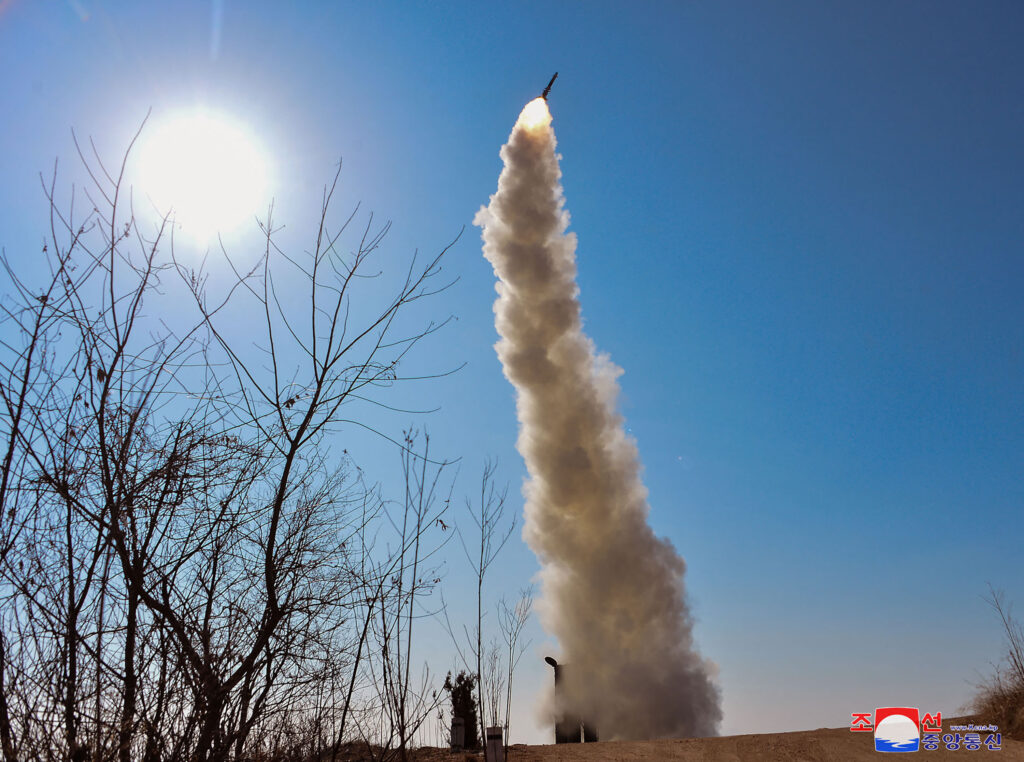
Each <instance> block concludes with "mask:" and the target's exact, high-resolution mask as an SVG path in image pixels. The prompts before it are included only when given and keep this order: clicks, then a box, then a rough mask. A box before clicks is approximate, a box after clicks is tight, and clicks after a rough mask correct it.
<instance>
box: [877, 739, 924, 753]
mask: <svg viewBox="0 0 1024 762" xmlns="http://www.w3.org/2000/svg"><path fill="white" fill-rule="evenodd" d="M920 745H921V739H920V738H911V739H910V740H909V741H886V740H885V739H884V738H876V739H875V751H917V750H918V747H919V746H920Z"/></svg>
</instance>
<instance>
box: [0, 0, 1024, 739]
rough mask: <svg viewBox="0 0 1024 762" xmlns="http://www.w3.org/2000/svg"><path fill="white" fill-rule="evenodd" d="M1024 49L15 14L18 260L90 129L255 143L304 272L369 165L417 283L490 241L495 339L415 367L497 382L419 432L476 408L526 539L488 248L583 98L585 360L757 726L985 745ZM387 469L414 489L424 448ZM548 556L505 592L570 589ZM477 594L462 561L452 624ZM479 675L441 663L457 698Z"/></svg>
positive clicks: (465, 298)
mask: <svg viewBox="0 0 1024 762" xmlns="http://www.w3.org/2000/svg"><path fill="white" fill-rule="evenodd" d="M1022 32H1024V6H1022V5H1021V4H1020V3H1014V2H997V1H995V0H990V1H988V2H985V3H967V2H935V1H931V0H929V1H928V2H923V1H916V2H915V1H907V2H900V3H892V2H865V1H864V0H857V2H853V1H852V0H851V1H850V2H774V3H763V2H749V3H742V2H694V3H684V2H672V3H668V2H666V3H657V2H646V3H625V2H622V3H602V2H586V3H580V2H558V3H552V2H544V3H540V2H516V3H503V4H494V3H487V4H483V3H468V2H465V3H456V2H450V3H448V2H446V3H411V2H409V3H385V2H381V3H370V2H358V3H357V2H350V3H312V2H308V3H281V2H277V3H266V2H245V3H241V2H232V1H231V0H223V1H222V2H213V3H210V2H185V1H183V2H175V3H161V4H158V3H128V2H99V1H98V0H97V1H93V0H71V1H70V2H58V1H57V0H54V1H53V2H48V3H39V2H29V1H28V0H0V73H2V74H0V209H2V213H0V245H2V246H3V247H4V249H5V250H6V252H7V255H8V256H9V257H10V258H11V259H13V260H15V261H17V262H20V263H23V264H24V266H25V267H26V268H28V269H31V268H32V267H33V266H34V264H35V263H36V262H37V261H38V256H39V250H40V248H41V243H42V239H43V236H44V233H45V230H46V225H45V215H46V204H45V199H44V198H43V195H42V192H41V190H40V188H39V180H38V173H39V172H40V171H45V172H47V173H49V172H50V171H51V170H52V166H53V160H54V158H55V157H60V160H61V166H62V173H64V172H65V171H66V173H67V174H66V175H65V176H66V177H67V178H68V179H71V178H75V177H76V172H77V170H76V169H75V157H74V147H73V143H72V141H71V132H70V131H71V129H72V128H74V129H75V130H76V131H77V132H78V134H79V135H92V136H93V137H94V138H95V139H96V141H97V146H98V148H99V150H100V152H101V154H103V155H104V156H105V157H108V158H116V157H117V156H118V155H119V154H120V152H121V151H122V150H123V149H124V147H125V146H126V144H127V141H128V139H129V137H130V135H131V133H132V132H134V130H135V129H136V128H137V127H138V125H139V123H140V122H141V121H142V118H143V117H144V116H145V114H146V111H147V109H148V108H150V107H152V109H153V116H152V120H153V122H154V124H156V123H159V122H160V120H165V119H169V118H171V117H172V116H173V115H174V114H175V113H176V112H180V111H182V110H187V109H190V108H194V107H197V106H202V107H206V108H215V109H217V110H219V111H221V112H223V113H225V114H228V115H230V116H231V117H232V118H233V119H235V120H237V121H238V122H239V123H241V124H244V125H246V127H247V129H248V130H249V131H250V132H251V133H252V134H253V135H255V136H256V138H257V139H258V140H259V141H260V143H261V144H262V145H263V146H264V148H265V150H266V152H267V155H268V156H269V157H270V162H271V173H270V185H271V190H272V192H273V194H274V196H275V197H276V199H277V210H278V211H277V217H278V220H279V221H281V222H284V223H286V224H287V226H288V228H287V230H288V235H291V236H294V237H295V238H294V240H295V242H296V246H302V245H305V243H306V242H311V241H312V236H313V231H312V230H311V229H310V221H311V219H312V216H313V214H314V213H315V212H316V211H317V204H318V201H319V193H320V188H321V186H322V185H323V183H324V182H325V181H327V180H328V179H329V178H330V176H331V174H332V165H333V164H334V163H335V162H336V161H337V159H338V158H339V157H343V159H344V171H343V186H344V187H343V190H342V192H341V199H340V203H339V207H338V208H339V210H348V209H349V208H350V206H351V205H352V204H353V203H354V202H355V201H358V200H361V201H362V204H363V209H366V210H373V211H375V213H376V214H378V215H379V216H381V217H386V218H390V219H392V220H393V222H394V227H393V229H392V233H391V235H390V236H389V239H388V244H387V251H388V254H387V255H386V256H387V257H393V258H394V259H393V261H395V262H404V261H406V258H407V256H408V254H409V253H410V252H411V251H412V250H413V248H416V247H418V248H419V249H420V250H421V251H422V252H424V253H429V252H435V251H437V250H439V249H440V248H442V247H443V246H444V245H445V244H447V243H448V242H449V241H450V240H451V239H452V238H454V237H455V236H456V235H457V234H458V233H459V231H460V229H461V228H462V227H463V226H466V231H465V233H464V234H463V236H462V238H461V240H460V241H459V242H458V243H457V244H456V245H455V247H454V249H453V250H452V252H451V254H450V258H449V260H448V262H447V265H446V272H449V273H451V274H453V275H457V276H458V277H459V278H460V280H459V282H458V283H457V284H456V286H454V287H453V288H452V289H451V290H450V291H448V292H447V293H446V294H445V295H444V296H443V297H441V300H442V301H441V302H439V303H438V304H435V305H434V307H433V309H435V311H436V312H437V313H439V314H442V315H443V314H447V313H449V312H450V313H452V314H454V315H455V316H457V318H458V321H457V322H456V323H454V324H453V325H452V326H450V327H449V328H447V329H446V330H445V331H444V332H443V333H442V334H441V335H439V336H437V337H435V338H434V340H433V341H432V342H431V344H430V346H429V349H428V350H424V351H421V352H420V353H419V354H417V355H416V357H414V358H412V359H411V360H410V362H411V363H415V365H414V366H411V367H416V368H417V369H419V368H422V369H423V370H424V371H437V370H444V369H448V368H451V367H454V366H456V365H459V364H461V363H466V366H465V368H464V369H463V370H461V371H460V372H459V373H457V374H456V375H454V376H451V377H447V378H445V379H442V380H437V381H431V382H425V383H423V384H421V385H419V386H416V387H414V388H410V389H409V390H408V391H405V392H399V395H402V394H405V395H407V396H406V397H404V399H403V398H401V396H400V397H399V398H396V399H399V400H401V401H404V402H406V403H409V404H413V405H418V406H420V407H435V406H440V408H441V409H440V412H438V413H435V414H432V415H429V416H423V417H421V418H419V419H417V420H418V421H419V423H421V424H424V425H427V426H428V427H429V429H430V431H431V432H432V438H433V446H434V447H435V448H436V449H435V451H438V452H443V453H445V454H447V455H449V456H451V457H462V462H461V470H460V474H459V477H458V478H459V481H458V484H457V487H456V492H457V494H460V495H461V494H464V493H470V492H472V490H473V489H474V481H475V479H476V478H478V474H479V471H480V467H481V465H482V460H483V457H484V455H486V454H490V455H492V456H495V457H497V458H498V459H499V462H500V477H501V481H502V482H504V481H508V482H509V483H510V485H511V490H510V493H511V495H512V496H513V504H512V506H511V507H512V508H513V509H515V510H518V509H519V508H520V507H521V501H520V500H519V497H518V489H519V486H520V484H521V481H522V478H523V475H524V469H523V466H522V462H521V460H520V458H519V456H518V454H517V453H516V451H515V449H514V441H515V436H516V422H515V410H514V398H513V393H512V389H511V387H510V385H509V384H508V383H507V382H506V380H505V379H504V378H503V377H502V374H501V370H500V367H499V364H498V361H497V359H496V357H495V355H494V351H493V344H494V341H495V340H496V334H495V330H494V325H493V315H492V311H491V304H492V302H493V299H494V290H493V282H494V276H493V273H492V271H491V269H490V266H489V265H488V264H487V263H486V262H485V261H484V259H483V257H482V256H481V251H480V239H479V231H478V230H477V229H476V228H473V227H472V226H471V225H470V221H471V220H472V218H473V215H474V213H475V212H476V211H477V209H478V208H479V207H480V206H481V204H485V203H486V202H487V199H488V195H489V194H490V193H492V192H494V190H495V187H496V182H497V177H498V173H499V171H500V168H501V163H500V160H499V158H498V149H499V147H500V146H501V144H502V143H503V142H504V141H505V139H506V137H507V136H508V133H509V131H510V130H511V127H512V124H513V122H514V120H515V118H516V116H517V114H518V113H519V110H520V109H521V107H522V106H523V104H525V103H526V102H527V101H528V100H529V99H530V98H532V97H534V96H536V95H537V94H539V92H540V90H541V89H542V88H543V86H544V85H545V83H546V82H547V81H548V79H549V78H550V76H551V74H552V73H553V72H554V71H556V70H557V71H558V72H559V79H558V82H557V83H556V85H555V87H554V89H553V91H552V95H551V99H550V104H551V110H552V112H553V114H554V119H555V121H554V127H555V130H556V132H557V135H558V139H559V146H560V150H561V152H562V154H563V156H564V159H563V162H562V169H563V172H564V186H565V192H566V197H567V200H568V208H569V210H570V212H571V214H572V228H571V229H572V230H574V231H575V232H576V233H577V235H578V236H579V249H578V256H579V269H580V287H581V299H582V303H583V310H584V317H585V320H586V328H587V331H588V333H589V334H590V335H591V336H592V337H593V339H594V341H595V342H596V344H597V346H598V347H599V348H600V349H602V350H604V351H607V352H609V353H610V354H611V356H612V358H613V360H614V361H615V362H616V363H617V364H618V365H620V366H622V367H623V368H624V369H625V375H624V376H623V377H622V378H621V384H622V387H623V398H622V409H623V412H624V414H625V415H626V418H627V421H628V426H629V427H630V429H631V433H632V434H633V436H635V437H636V439H637V441H638V443H639V447H640V452H641V455H642V458H643V460H644V463H645V467H646V476H645V479H646V483H647V486H648V487H649V489H650V500H651V505H652V513H651V522H652V524H653V526H654V528H655V530H656V531H657V532H658V533H660V534H663V535H665V536H667V537H669V538H670V539H671V540H672V541H673V543H674V544H675V545H676V547H677V549H678V550H679V551H680V552H681V554H682V555H683V556H684V557H685V558H686V560H687V563H688V565H689V571H688V576H687V584H688V587H689V590H690V595H691V598H692V603H693V608H694V612H695V616H696V618H697V625H696V636H697V639H698V641H699V645H700V648H701V649H702V651H703V653H704V654H705V655H706V656H708V657H709V658H711V659H713V660H714V661H715V662H716V663H717V665H718V667H719V680H720V684H721V687H722V691H723V696H724V712H725V721H724V724H723V727H722V731H723V732H724V733H749V732H758V731H777V730H795V729H803V728H815V727H822V726H829V727H838V726H843V725H845V724H847V723H848V722H849V720H850V713H851V712H854V711H870V710H871V709H873V708H874V707H875V706H887V705H910V706H919V707H920V708H922V710H924V711H929V712H930V711H935V710H940V711H942V712H943V713H944V714H946V713H953V712H955V711H956V710H957V709H958V708H960V707H961V706H962V705H963V704H964V703H965V702H966V701H967V699H968V698H969V696H970V694H971V690H972V685H973V684H974V683H975V682H976V681H977V679H978V677H979V673H984V672H986V671H987V670H988V665H989V663H990V662H992V661H994V660H997V659H998V658H999V654H1000V634H999V631H998V628H997V626H996V625H997V623H996V621H995V620H994V618H993V616H992V615H991V613H990V612H989V611H988V609H987V608H986V606H985V604H984V602H983V601H982V600H981V595H982V594H983V593H984V592H985V590H986V583H988V582H991V583H992V584H994V585H995V586H997V587H1002V588H1005V589H1006V591H1007V594H1008V597H1009V598H1010V599H1011V600H1016V601H1017V603H1018V606H1019V607H1020V606H1024V575H1022V573H1021V572H1022V570H1024V561H1022V556H1021V552H1020V546H1021V535H1022V529H1024V518H1022V517H1024V511H1022V508H1024V480H1022V478H1021V477H1022V468H1024V385H1022V380H1024V353H1022V347H1024V298H1022V294H1024V214H1022V209H1024V141H1022V135H1024V46H1022V45H1021V44H1020V39H1021V34H1022ZM240 245H244V239H243V240H242V242H241V243H240ZM387 261H390V260H385V262H387ZM378 422H379V425H380V426H381V427H382V428H384V429H386V430H388V431H390V432H392V433H394V434H398V432H399V431H400V429H401V426H402V425H403V424H407V423H408V416H392V417H387V416H383V415H382V417H381V418H380V419H379V421H378ZM351 437H352V439H351V440H346V441H351V442H352V443H353V444H350V445H349V446H350V448H351V449H352V451H353V452H354V454H355V456H356V458H357V460H358V461H359V462H360V464H361V465H362V466H363V467H364V468H366V469H367V470H368V471H370V472H371V473H373V474H375V475H376V477H377V478H381V479H385V478H389V477H388V474H391V475H393V474H394V472H395V469H394V466H395V465H396V464H397V461H398V457H397V454H396V453H395V452H394V451H393V450H392V449H389V446H387V445H386V444H384V443H382V442H379V441H372V440H367V439H365V438H362V437H361V435H360V434H358V433H357V432H352V433H351ZM515 540H516V541H515V542H514V544H513V545H511V546H509V547H508V548H507V549H506V550H505V551H504V554H503V555H502V556H501V557H500V561H499V566H498V567H496V571H495V573H494V575H493V578H492V580H491V581H490V582H489V590H490V592H491V593H492V595H494V596H497V595H499V594H502V593H504V594H508V595H513V594H514V593H515V591H516V590H517V589H518V588H519V587H521V586H522V585H523V584H525V583H526V582H528V581H529V579H530V577H531V575H532V574H533V573H534V572H535V571H536V569H537V565H536V562H535V560H534V558H533V556H532V555H531V554H530V552H529V550H528V549H527V548H526V547H525V546H524V545H523V544H522V543H521V542H520V541H519V540H518V535H517V536H516V538H515ZM467 571H468V570H467V567H466V564H465V562H464V561H462V560H460V558H459V556H458V555H457V554H455V553H452V554H451V559H450V561H449V562H448V576H449V580H450V585H451V589H452V590H453V592H452V593H450V595H452V597H457V596H456V594H455V593H456V592H457V590H458V589H459V586H460V585H461V584H464V583H465V577H466V575H467ZM453 615H454V616H455V618H456V619H459V618H460V617H462V618H464V617H465V616H467V612H465V611H464V610H462V609H461V608H459V606H458V605H457V604H456V606H455V608H454V610H453ZM491 621H492V622H493V616H492V619H491ZM530 635H531V636H532V637H533V646H531V649H530V651H529V652H528V653H527V656H526V657H525V658H524V663H523V666H522V667H521V670H520V673H519V676H518V678H517V679H518V681H519V682H518V685H519V688H520V692H519V699H518V701H517V719H516V720H515V721H514V724H517V725H518V728H519V731H520V732H521V733H522V735H521V736H519V737H518V738H516V739H514V740H531V741H540V740H549V738H550V733H551V731H550V729H549V728H543V727H541V726H539V725H535V720H534V716H533V712H532V711H531V709H530V705H531V702H532V698H533V696H534V695H535V694H536V692H537V691H538V690H539V688H540V686H541V684H542V683H544V682H546V681H547V680H549V679H550V669H549V668H547V667H546V666H545V665H543V663H542V662H541V658H540V657H541V656H542V655H543V654H544V653H545V652H552V651H551V649H550V644H545V640H544V635H543V633H542V632H540V630H539V628H538V627H536V625H534V626H532V629H531V633H530ZM431 637H435V636H434V635H431ZM545 648H547V651H545ZM444 653H447V650H446V649H445V645H444V638H443V637H441V636H437V640H436V648H434V649H433V651H432V659H433V660H434V662H435V663H434V664H433V665H432V666H433V669H434V670H435V671H439V672H440V673H441V674H442V675H443V673H444V671H445V670H446V669H448V668H449V667H450V666H452V663H451V660H450V659H449V660H448V661H445V660H444V659H445V657H442V656H438V654H444Z"/></svg>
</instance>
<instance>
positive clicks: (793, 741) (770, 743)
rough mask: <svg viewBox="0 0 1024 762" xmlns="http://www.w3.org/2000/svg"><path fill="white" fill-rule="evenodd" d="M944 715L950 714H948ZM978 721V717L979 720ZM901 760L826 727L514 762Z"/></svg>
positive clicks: (1007, 753) (529, 754) (513, 755)
mask: <svg viewBox="0 0 1024 762" xmlns="http://www.w3.org/2000/svg"><path fill="white" fill-rule="evenodd" d="M944 719H945V718H944ZM969 721H970V720H965V719H964V718H951V719H949V720H945V721H944V722H943V723H942V724H943V732H950V731H949V725H950V724H954V725H959V724H967V722H969ZM975 722H977V720H975ZM893 758H895V759H897V760H899V759H901V757H900V756H899V755H898V754H884V755H881V754H880V753H879V752H876V751H875V749H874V742H873V738H872V734H871V733H851V732H850V729H849V728H848V727H847V728H821V729H819V730H805V731H799V732H795V733H760V734H757V735H748V736H725V737H721V738H685V739H675V740H663V741H610V742H601V743H596V744H563V745H560V746H555V745H553V744H552V745H550V746H522V745H516V746H513V747H512V748H511V749H510V751H509V756H508V760H509V762H555V760H566V761H567V762H573V761H574V760H580V761H581V762H582V761H583V760H587V761H588V762H633V761H634V760H694V762H696V761H697V760H700V761H701V762H704V761H707V762H726V761H729V762H732V761H734V760H748V759H750V760H786V761H787V762H788V761H790V760H792V761H795V760H807V761H808V762H818V761H819V760H821V761H825V760H828V762H833V761H834V762H846V761H847V760H850V762H856V761H857V760H874V762H879V760H885V759H893ZM415 759H416V761H417V762H442V760H444V761H446V762H470V761H472V762H480V761H481V760H482V759H483V756H482V755H474V754H470V753H466V752H462V753H452V752H449V751H444V750H441V749H420V750H419V753H418V754H417V755H416V757H415ZM910 759H921V760H922V762H928V760H933V759H934V760H944V759H971V760H977V761H978V762H981V761H982V760H992V762H1000V760H1002V761H1003V762H1009V761H1010V760H1020V762H1024V742H1021V741H1014V740H1012V739H1008V738H1006V737H1005V736H1004V737H1003V744H1002V749H1001V750H999V751H991V750H989V749H986V748H985V747H984V746H982V747H981V749H979V750H977V751H967V750H966V749H964V748H963V747H961V748H960V750H959V751H948V750H947V749H945V748H940V749H939V750H938V751H925V750H921V751H919V752H917V756H915V757H911V758H910Z"/></svg>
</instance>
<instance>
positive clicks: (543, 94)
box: [540, 71, 558, 100]
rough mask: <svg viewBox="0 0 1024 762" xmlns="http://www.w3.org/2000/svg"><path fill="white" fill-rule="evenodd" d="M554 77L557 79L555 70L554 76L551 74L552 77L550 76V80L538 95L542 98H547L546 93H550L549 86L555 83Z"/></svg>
mask: <svg viewBox="0 0 1024 762" xmlns="http://www.w3.org/2000/svg"><path fill="white" fill-rule="evenodd" d="M556 79H558V72H557V71H556V72H555V76H553V77H552V78H551V81H550V82H548V86H547V87H545V88H544V92H542V93H541V94H540V97H541V98H543V99H544V100H547V99H548V93H550V92H551V86H552V85H553V84H555V80H556Z"/></svg>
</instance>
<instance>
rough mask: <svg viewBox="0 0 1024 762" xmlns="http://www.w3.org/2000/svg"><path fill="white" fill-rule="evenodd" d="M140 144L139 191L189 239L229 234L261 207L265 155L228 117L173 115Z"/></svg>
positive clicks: (264, 193)
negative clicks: (172, 220)
mask: <svg viewBox="0 0 1024 762" xmlns="http://www.w3.org/2000/svg"><path fill="white" fill-rule="evenodd" d="M141 142H142V145H141V146H140V148H139V153H138V175H139V184H140V188H139V189H140V190H141V191H142V192H143V193H144V194H146V196H148V197H149V198H150V199H151V200H152V201H153V204H154V205H155V206H156V209H157V211H158V212H159V213H160V214H167V213H170V214H171V216H172V218H173V219H174V221H175V223H176V224H178V225H180V227H181V230H182V232H184V233H186V234H188V235H189V236H191V237H192V238H194V239H195V240H197V241H199V242H206V241H208V240H209V239H210V238H212V237H214V236H216V235H218V234H229V233H231V232H232V231H234V230H236V229H238V228H239V227H240V226H241V225H242V224H243V223H245V222H248V221H251V220H253V219H254V217H255V215H256V214H258V213H259V212H261V211H263V210H264V209H265V208H266V204H267V202H268V201H269V198H268V196H267V188H268V179H267V177H268V160H267V154H266V151H265V150H264V149H263V147H262V146H261V145H260V143H259V141H258V140H257V139H256V138H255V136H254V135H252V134H251V132H250V131H249V130H247V129H245V128H244V127H242V126H241V125H239V124H238V123H236V122H235V121H233V120H231V119H230V118H229V117H227V116H225V115H223V114H218V113H215V112H211V111H205V110H204V111H194V112H189V113H182V114H177V115H174V116H171V117H169V118H167V119H164V120H162V121H161V122H160V123H159V124H156V125H153V126H152V127H151V128H147V129H145V130H144V131H143V134H142V138H141Z"/></svg>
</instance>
